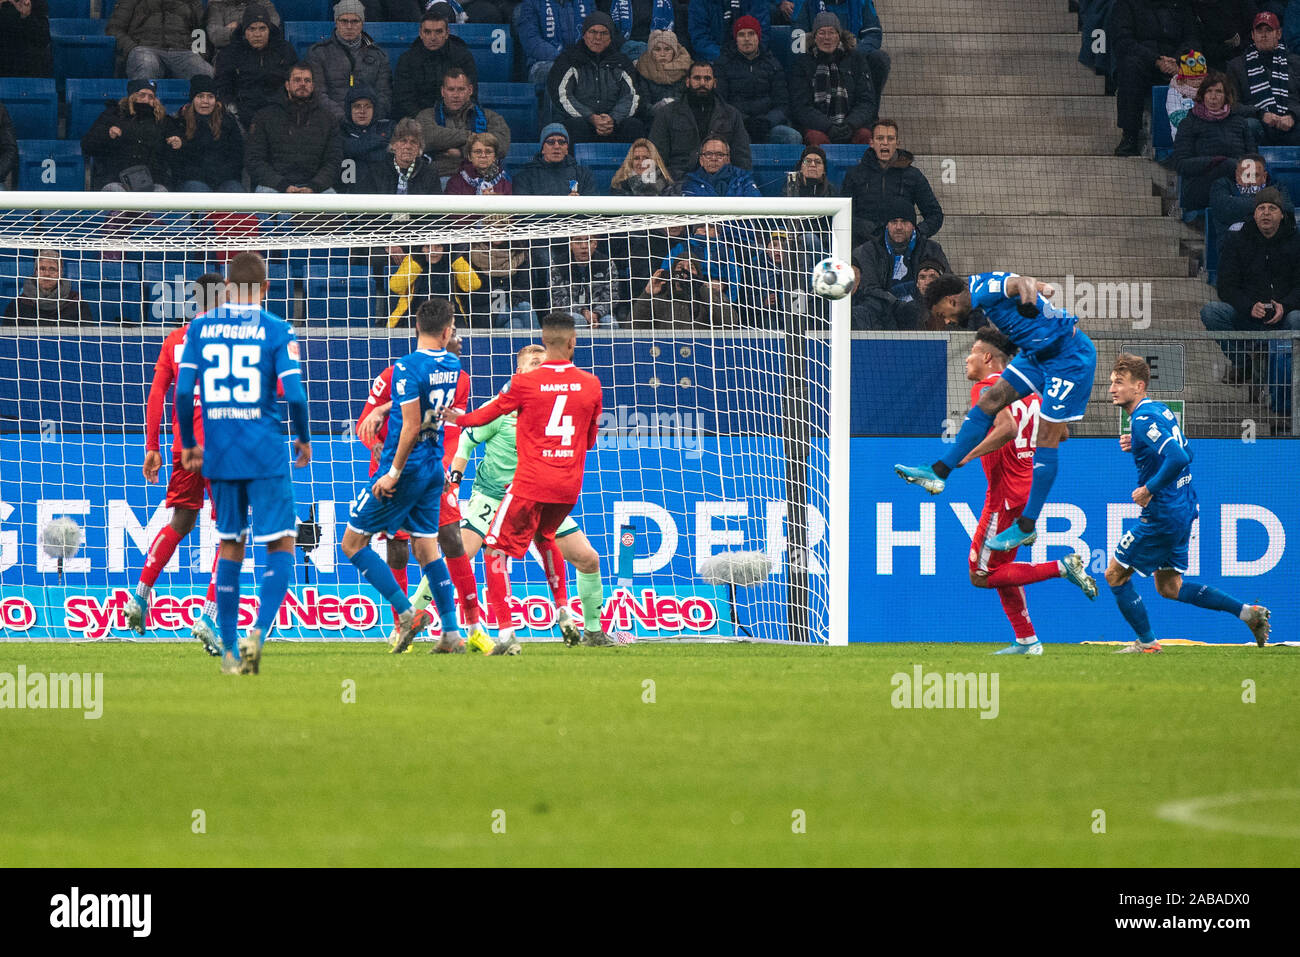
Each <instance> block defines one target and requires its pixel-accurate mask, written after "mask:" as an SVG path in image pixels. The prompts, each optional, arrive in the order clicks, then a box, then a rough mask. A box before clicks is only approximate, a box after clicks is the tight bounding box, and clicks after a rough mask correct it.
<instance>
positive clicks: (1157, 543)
mask: <svg viewBox="0 0 1300 957" xmlns="http://www.w3.org/2000/svg"><path fill="white" fill-rule="evenodd" d="M1150 381H1151V369H1150V367H1149V366H1148V365H1147V363H1146V360H1145V359H1142V358H1141V357H1139V356H1135V355H1130V354H1128V353H1123V352H1122V353H1120V354H1119V356H1118V357H1117V358H1116V359H1115V366H1114V368H1113V370H1112V371H1111V374H1110V401H1111V403H1112V404H1114V405H1117V406H1119V407H1120V408H1122V409H1124V410H1125V411H1126V412H1128V414H1129V422H1130V424H1131V426H1132V430H1131V433H1130V434H1129V435H1123V436H1120V440H1119V447H1120V448H1121V449H1123V450H1124V451H1125V452H1132V453H1133V458H1134V460H1135V462H1136V464H1137V471H1138V482H1139V483H1140V484H1139V485H1138V487H1137V488H1135V489H1134V490H1133V494H1132V496H1131V498H1132V499H1133V501H1134V502H1135V503H1137V504H1138V505H1141V506H1142V516H1141V518H1140V519H1139V521H1138V524H1137V528H1135V529H1133V530H1132V531H1129V532H1125V533H1124V537H1123V538H1121V539H1120V540H1119V545H1118V546H1117V547H1116V549H1115V555H1114V557H1113V558H1111V561H1110V566H1109V567H1108V568H1107V569H1106V584H1108V585H1109V586H1110V590H1111V593H1112V594H1113V595H1114V596H1115V601H1116V602H1117V603H1118V604H1119V610H1120V613H1121V614H1123V616H1124V618H1125V619H1126V620H1127V621H1128V623H1129V625H1131V626H1132V628H1133V630H1134V631H1135V632H1137V640H1136V641H1134V642H1133V643H1132V644H1130V645H1125V646H1124V647H1123V648H1121V649H1120V650H1119V652H1117V654H1127V653H1137V654H1141V653H1144V652H1145V653H1148V654H1149V653H1154V652H1158V651H1160V642H1158V641H1157V640H1156V636H1155V635H1154V634H1153V633H1152V631H1151V623H1150V621H1149V620H1148V618H1147V611H1146V607H1145V606H1144V605H1143V603H1142V596H1141V595H1139V594H1138V593H1137V590H1136V589H1135V588H1134V587H1133V582H1132V581H1131V579H1132V577H1133V573H1134V572H1137V573H1138V574H1139V575H1142V576H1143V577H1146V576H1147V575H1150V574H1152V573H1153V572H1154V573H1155V577H1156V591H1158V592H1159V593H1160V594H1161V595H1163V596H1164V597H1166V598H1172V599H1173V600H1174V601H1181V602H1186V603H1187V604H1189V605H1197V606H1199V607H1201V608H1209V609H1212V610H1213V611H1226V612H1227V613H1228V614H1230V615H1235V616H1236V617H1238V618H1240V619H1241V620H1242V621H1244V622H1245V623H1246V625H1247V627H1249V628H1250V631H1251V634H1252V635H1254V636H1255V643H1256V644H1257V645H1259V646H1260V647H1261V648H1262V647H1264V645H1265V644H1266V643H1267V642H1268V633H1269V611H1268V609H1267V608H1265V607H1264V606H1263V605H1247V604H1245V603H1244V602H1240V601H1238V600H1237V599H1236V598H1233V597H1232V596H1231V595H1226V594H1224V593H1223V592H1221V591H1219V590H1218V589H1217V588H1211V587H1210V586H1209V585H1191V584H1187V583H1185V582H1184V581H1183V572H1185V571H1187V558H1188V543H1189V542H1190V541H1191V537H1192V523H1193V522H1195V521H1196V516H1197V514H1198V513H1199V511H1200V506H1199V504H1198V503H1197V500H1196V490H1195V488H1193V487H1192V472H1191V464H1192V451H1191V448H1190V447H1189V445H1188V442H1187V436H1186V435H1184V434H1183V431H1182V429H1181V428H1180V427H1179V425H1178V420H1177V419H1176V418H1174V414H1173V412H1171V411H1169V407H1168V406H1166V405H1165V404H1164V403H1163V402H1157V401H1155V400H1154V399H1151V398H1148V397H1147V385H1148V384H1149V383H1150Z"/></svg>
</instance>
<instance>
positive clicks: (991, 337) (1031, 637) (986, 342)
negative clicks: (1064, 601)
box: [961, 327, 1097, 655]
mask: <svg viewBox="0 0 1300 957" xmlns="http://www.w3.org/2000/svg"><path fill="white" fill-rule="evenodd" d="M1015 354H1016V347H1015V346H1014V345H1012V344H1011V340H1010V339H1008V338H1007V337H1006V336H1004V335H1003V334H1002V333H1000V332H998V331H997V330H996V329H994V328H992V327H985V328H983V329H981V330H980V331H979V332H977V333H976V334H975V342H974V344H973V345H972V346H971V350H970V355H968V356H967V357H966V378H967V379H969V380H970V381H972V382H974V383H975V385H974V386H973V387H972V388H971V393H970V401H971V405H975V404H976V403H978V402H979V400H980V396H982V395H983V394H984V393H985V391H987V390H988V389H991V388H993V386H994V385H995V384H996V383H997V381H998V377H999V376H1000V375H1001V374H1002V371H1003V370H1004V369H1005V368H1006V365H1007V361H1008V360H1009V359H1010V358H1011V357H1012V356H1014V355H1015ZM1038 427H1039V426H1038V396H1037V395H1036V394H1034V393H1032V392H1031V393H1030V394H1029V395H1027V396H1025V397H1024V398H1021V399H1017V400H1016V401H1015V402H1012V403H1011V405H1010V406H1008V407H1007V408H1005V409H1003V410H1001V411H1000V412H998V414H997V416H996V417H995V418H994V419H993V427H992V428H991V429H989V434H988V435H987V436H986V437H985V438H984V441H983V442H981V443H980V444H979V445H977V446H975V448H974V449H972V450H971V452H970V454H969V455H967V456H966V458H964V459H963V460H962V461H961V464H962V465H965V464H966V463H967V462H969V461H971V460H973V459H977V458H978V459H980V461H981V463H982V464H983V465H984V474H985V476H986V477H987V478H988V483H989V487H988V492H987V493H986V494H985V496H984V510H983V511H982V512H981V513H980V520H979V525H978V526H976V528H975V535H974V537H973V538H972V539H971V549H970V581H971V584H972V585H974V586H975V587H976V588H996V589H997V591H998V598H999V600H1001V602H1002V609H1003V611H1005V612H1006V615H1007V620H1008V621H1010V622H1011V630H1012V631H1013V632H1014V633H1015V636H1016V640H1015V641H1014V642H1012V644H1010V645H1008V646H1007V647H1006V648H1003V649H1002V650H1001V651H998V652H995V654H999V655H1041V654H1042V653H1043V643H1042V642H1041V641H1039V640H1038V635H1037V634H1036V633H1035V631H1034V625H1033V622H1032V621H1030V619H1029V607H1028V604H1027V602H1026V600H1025V589H1024V586H1025V585H1032V584H1034V583H1036V582H1041V581H1047V580H1048V579H1051V578H1064V579H1066V580H1067V581H1069V582H1071V583H1072V584H1074V585H1078V586H1079V588H1081V589H1083V593H1084V594H1085V595H1087V596H1088V597H1089V598H1093V599H1095V598H1096V597H1097V583H1096V582H1095V581H1093V580H1092V577H1091V576H1090V575H1088V573H1087V571H1086V568H1087V564H1086V561H1085V559H1084V557H1083V556H1082V555H1067V556H1066V557H1065V558H1062V559H1061V560H1060V561H1055V562H1039V563H1032V562H1017V561H1015V555H1016V550H1015V549H1012V550H1011V551H1009V552H995V551H993V550H991V549H990V548H989V547H988V544H987V540H988V537H989V536H991V535H996V534H997V533H998V531H1000V530H1001V529H1003V528H1006V527H1007V526H1008V525H1010V524H1011V523H1012V522H1014V521H1015V520H1016V519H1017V518H1018V517H1019V516H1020V512H1021V510H1022V509H1023V508H1024V507H1025V502H1026V501H1027V500H1028V498H1029V486H1030V484H1031V483H1032V482H1033V477H1034V446H1035V441H1036V437H1037V433H1038ZM1012 440H1014V442H1013V441H1012Z"/></svg>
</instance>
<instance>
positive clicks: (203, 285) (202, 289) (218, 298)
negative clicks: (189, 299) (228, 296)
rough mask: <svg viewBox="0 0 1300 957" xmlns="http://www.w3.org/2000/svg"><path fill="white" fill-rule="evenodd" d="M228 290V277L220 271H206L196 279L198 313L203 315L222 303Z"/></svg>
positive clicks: (195, 295)
mask: <svg viewBox="0 0 1300 957" xmlns="http://www.w3.org/2000/svg"><path fill="white" fill-rule="evenodd" d="M225 292H226V278H225V277H224V276H223V275H221V273H219V272H205V273H204V274H203V275H202V276H200V277H199V278H198V279H196V280H194V304H195V305H196V306H197V307H198V313H197V315H200V316H201V315H203V314H204V313H205V312H209V311H211V310H213V309H216V308H217V306H219V305H221V303H222V301H223V299H224V297H225Z"/></svg>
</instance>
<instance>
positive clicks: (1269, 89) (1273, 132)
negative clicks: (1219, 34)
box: [1228, 13, 1300, 146]
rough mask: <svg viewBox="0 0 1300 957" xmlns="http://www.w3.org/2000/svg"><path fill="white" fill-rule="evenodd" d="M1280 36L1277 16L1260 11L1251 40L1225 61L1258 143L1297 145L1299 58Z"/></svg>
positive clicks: (1299, 109)
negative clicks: (1232, 58) (1244, 47)
mask: <svg viewBox="0 0 1300 957" xmlns="http://www.w3.org/2000/svg"><path fill="white" fill-rule="evenodd" d="M1281 37H1282V31H1281V26H1280V24H1279V23H1278V19H1277V17H1275V16H1274V15H1273V14H1271V13H1261V14H1259V15H1258V16H1257V17H1255V24H1254V27H1253V29H1252V30H1251V38H1252V40H1253V41H1254V42H1252V43H1251V44H1250V45H1249V46H1248V47H1246V49H1245V51H1244V52H1243V53H1242V55H1241V56H1239V57H1237V58H1236V59H1235V60H1233V61H1232V62H1231V63H1229V64H1228V76H1229V77H1231V79H1232V82H1233V84H1234V86H1235V87H1236V90H1237V93H1238V96H1239V97H1240V100H1241V102H1240V105H1239V108H1240V110H1241V112H1242V113H1244V114H1245V115H1246V116H1247V117H1249V118H1250V125H1251V128H1252V129H1253V130H1254V131H1255V138H1256V140H1258V141H1259V144H1260V145H1261V146H1300V128H1298V127H1297V124H1296V117H1297V115H1300V57H1296V56H1294V55H1293V54H1291V53H1288V52H1287V49H1286V47H1285V46H1284V45H1283V44H1282V42H1281Z"/></svg>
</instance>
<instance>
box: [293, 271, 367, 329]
mask: <svg viewBox="0 0 1300 957" xmlns="http://www.w3.org/2000/svg"><path fill="white" fill-rule="evenodd" d="M306 285H307V321H308V322H324V323H325V324H326V325H329V326H369V325H372V324H373V313H374V309H373V308H372V306H371V302H370V279H369V278H368V277H362V276H355V275H334V276H331V277H330V278H328V279H326V278H311V277H308V279H307V283H306Z"/></svg>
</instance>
